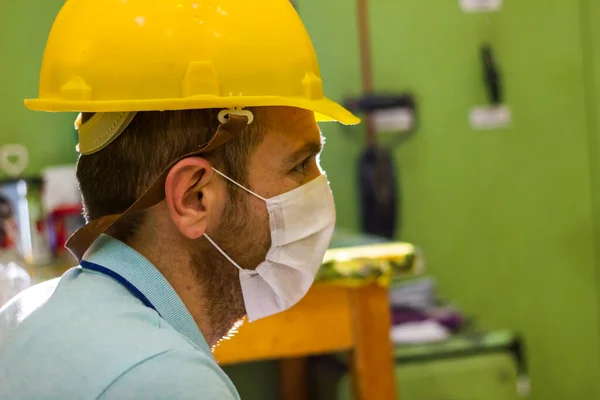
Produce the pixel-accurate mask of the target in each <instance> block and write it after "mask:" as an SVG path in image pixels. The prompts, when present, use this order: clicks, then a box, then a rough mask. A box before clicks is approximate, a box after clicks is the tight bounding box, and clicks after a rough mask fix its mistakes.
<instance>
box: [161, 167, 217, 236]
mask: <svg viewBox="0 0 600 400" xmlns="http://www.w3.org/2000/svg"><path fill="white" fill-rule="evenodd" d="M213 177H214V171H213V170H212V168H211V165H210V163H209V162H208V161H207V160H206V159H204V158H201V157H189V158H186V159H183V160H181V161H179V162H178V163H177V164H175V166H174V167H173V168H171V171H169V174H168V175H167V179H166V181H165V200H166V203H167V207H168V210H169V214H170V216H171V220H172V221H173V223H174V224H175V226H176V227H177V228H178V229H179V231H180V232H181V234H182V235H183V236H185V237H187V238H189V239H197V238H199V237H201V236H202V235H203V234H204V232H206V228H207V224H208V213H207V210H209V209H210V208H211V206H212V205H214V204H216V202H215V198H216V195H217V194H216V193H215V187H214V185H210V182H211V181H213Z"/></svg>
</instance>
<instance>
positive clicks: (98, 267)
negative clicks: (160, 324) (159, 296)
mask: <svg viewBox="0 0 600 400" xmlns="http://www.w3.org/2000/svg"><path fill="white" fill-rule="evenodd" d="M81 268H83V269H89V270H90V271H96V272H99V273H101V274H104V275H107V276H110V277H111V278H113V279H114V280H115V281H117V282H119V283H120V284H121V285H122V286H123V287H125V288H126V289H127V290H129V292H130V293H131V294H132V295H134V296H135V297H136V298H137V299H138V300H140V301H141V302H142V303H144V305H145V306H146V307H148V308H151V309H153V310H154V311H156V312H157V313H158V315H160V313H159V312H158V310H157V309H156V307H154V306H153V305H152V303H150V300H148V298H147V297H146V296H144V294H143V293H142V292H140V291H139V289H138V288H136V287H135V286H134V285H133V284H132V283H131V282H129V281H128V280H127V279H125V278H123V277H122V276H121V275H119V274H117V273H116V272H115V271H113V270H111V269H108V268H106V267H103V266H102V265H98V264H94V263H91V262H89V261H81Z"/></svg>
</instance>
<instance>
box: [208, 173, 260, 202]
mask: <svg viewBox="0 0 600 400" xmlns="http://www.w3.org/2000/svg"><path fill="white" fill-rule="evenodd" d="M213 171H215V172H216V173H217V174H219V175H221V176H222V177H223V178H225V179H227V180H228V181H229V182H231V183H233V184H234V185H236V186H238V187H239V188H241V189H244V190H245V191H246V192H248V193H250V194H251V195H253V196H256V197H258V198H259V199H261V200H262V201H264V202H266V201H267V199H265V198H264V197H262V196H261V195H259V194H256V193H254V192H253V191H252V190H250V189H248V188H246V187H244V186H243V185H240V184H239V183H237V182H236V181H234V180H233V179H231V178H230V177H228V176H227V175H225V174H224V173H222V172H221V171H218V170H216V169H214V168H213Z"/></svg>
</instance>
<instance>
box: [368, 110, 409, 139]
mask: <svg viewBox="0 0 600 400" xmlns="http://www.w3.org/2000/svg"><path fill="white" fill-rule="evenodd" d="M372 118H373V124H374V128H375V132H378V133H379V132H408V131H411V130H413V129H414V127H415V116H414V112H413V110H412V109H410V108H405V107H397V108H389V109H386V110H378V111H375V112H373V113H372Z"/></svg>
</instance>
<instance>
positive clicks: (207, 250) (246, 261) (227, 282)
mask: <svg viewBox="0 0 600 400" xmlns="http://www.w3.org/2000/svg"><path fill="white" fill-rule="evenodd" d="M246 199H247V197H246V196H244V195H234V196H230V200H231V201H228V202H227V204H228V205H227V206H226V207H225V210H224V211H223V217H222V220H221V223H220V226H219V228H218V230H216V231H215V232H212V233H211V234H210V237H211V239H212V240H214V241H215V243H216V244H217V245H218V246H219V247H221V249H223V251H225V253H227V255H229V256H230V257H231V258H232V259H233V260H234V261H235V262H236V263H238V265H240V266H241V267H242V268H252V269H253V268H256V267H257V266H258V264H260V263H261V262H262V261H264V259H265V255H266V253H267V251H268V249H269V246H270V236H269V234H268V223H267V226H265V227H261V226H260V225H261V223H259V222H258V221H256V220H254V219H252V213H251V211H250V210H248V207H247V201H246ZM265 229H266V230H267V232H264V231H265ZM265 239H266V240H265ZM200 241H201V244H200V246H198V245H196V251H194V253H193V254H192V262H193V265H194V266H195V275H196V279H197V280H198V282H200V284H201V285H202V289H203V294H204V298H205V302H206V303H205V304H206V317H207V318H208V321H209V323H210V326H211V328H212V335H211V336H212V337H211V338H206V339H207V340H208V341H209V343H210V342H212V343H216V342H217V341H218V340H220V339H221V338H223V337H225V336H228V335H229V336H230V335H231V334H233V332H235V329H236V328H237V327H239V326H240V325H241V320H242V319H243V318H244V316H245V315H246V308H245V306H244V298H243V296H242V288H241V286H240V278H239V270H238V269H237V268H236V267H235V266H234V265H233V264H231V262H230V261H229V260H227V259H226V258H225V257H223V255H222V254H221V253H220V252H219V251H218V250H217V249H216V248H214V246H213V245H212V244H210V243H209V242H208V240H206V238H204V237H203V238H201V239H200Z"/></svg>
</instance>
